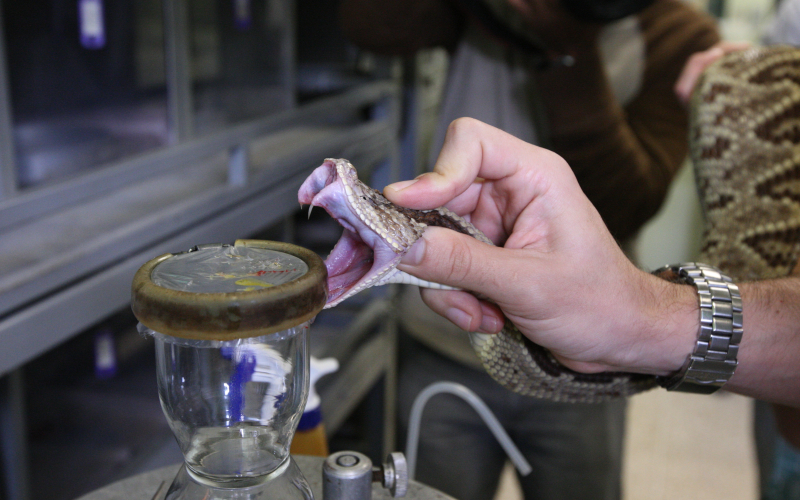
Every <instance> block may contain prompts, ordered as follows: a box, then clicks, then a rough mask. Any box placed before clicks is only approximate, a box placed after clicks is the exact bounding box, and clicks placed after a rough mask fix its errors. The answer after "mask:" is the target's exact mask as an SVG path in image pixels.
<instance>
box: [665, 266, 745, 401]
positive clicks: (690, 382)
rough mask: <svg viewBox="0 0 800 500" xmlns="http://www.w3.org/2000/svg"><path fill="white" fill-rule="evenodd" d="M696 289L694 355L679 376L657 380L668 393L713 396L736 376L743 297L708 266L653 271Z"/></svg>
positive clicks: (724, 277)
mask: <svg viewBox="0 0 800 500" xmlns="http://www.w3.org/2000/svg"><path fill="white" fill-rule="evenodd" d="M653 274H656V275H659V276H661V277H663V278H665V279H670V278H669V275H670V274H671V275H672V276H673V277H674V279H673V280H671V281H675V282H681V283H686V284H689V285H693V286H694V287H695V288H696V289H697V299H698V302H699V304H700V332H699V334H698V336H697V342H696V343H695V346H694V351H693V352H692V353H691V354H690V355H689V357H688V358H687V359H686V362H685V363H684V364H683V367H681V369H680V370H678V372H677V373H675V374H672V375H669V376H666V377H658V383H659V384H660V385H661V386H662V387H665V388H666V389H667V390H668V391H682V392H694V393H699V394H711V393H713V392H715V391H717V390H718V389H719V388H720V387H722V386H723V385H725V383H726V382H727V381H728V380H729V379H730V378H731V377H732V376H733V372H734V370H736V366H737V364H738V361H737V359H736V357H737V355H738V353H739V343H740V342H741V340H742V296H741V294H740V293H739V287H738V286H736V285H735V284H734V283H733V280H731V279H730V278H729V277H727V276H725V275H724V274H722V273H721V272H720V271H719V269H716V268H714V267H712V266H709V265H707V264H702V263H699V262H687V263H683V264H672V265H669V266H664V267H662V268H660V269H657V270H655V271H653Z"/></svg>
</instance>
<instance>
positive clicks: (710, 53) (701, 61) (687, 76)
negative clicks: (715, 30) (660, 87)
mask: <svg viewBox="0 0 800 500" xmlns="http://www.w3.org/2000/svg"><path fill="white" fill-rule="evenodd" d="M749 48H750V42H719V43H717V44H716V45H714V46H713V47H711V48H710V49H708V50H704V51H703V52H697V53H695V54H693V55H692V56H691V57H690V58H689V60H688V61H686V65H685V66H684V67H683V70H682V71H681V74H680V76H679V77H678V81H677V82H676V83H675V94H676V95H677V96H678V100H679V101H680V102H681V103H683V104H684V105H687V104H689V99H690V98H691V97H692V91H693V90H694V87H695V86H696V85H697V80H699V79H700V75H702V74H703V71H705V70H706V68H708V67H709V66H710V65H711V64H712V63H714V62H715V61H716V60H718V59H719V58H720V57H722V56H724V55H725V54H729V53H731V52H736V51H737V50H746V49H749Z"/></svg>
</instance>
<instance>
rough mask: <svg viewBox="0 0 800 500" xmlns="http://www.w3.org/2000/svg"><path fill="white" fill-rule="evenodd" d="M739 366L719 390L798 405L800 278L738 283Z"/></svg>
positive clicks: (799, 389)
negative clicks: (741, 322) (741, 317)
mask: <svg viewBox="0 0 800 500" xmlns="http://www.w3.org/2000/svg"><path fill="white" fill-rule="evenodd" d="M739 288H740V290H741V293H742V304H743V306H742V309H743V311H744V335H743V336H742V342H741V343H740V344H739V367H738V368H737V369H736V372H735V373H734V375H733V378H731V380H730V381H729V382H728V383H727V384H726V385H725V388H726V389H728V390H730V391H732V392H737V393H739V394H744V395H746V396H752V397H754V398H758V399H763V400H766V401H772V402H778V403H785V404H788V405H792V406H800V278H797V277H794V276H792V277H788V278H783V279H776V280H765V281H757V282H752V283H742V284H740V285H739Z"/></svg>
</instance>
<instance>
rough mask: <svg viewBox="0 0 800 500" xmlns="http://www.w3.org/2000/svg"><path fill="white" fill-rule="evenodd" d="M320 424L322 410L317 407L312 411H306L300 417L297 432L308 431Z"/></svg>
mask: <svg viewBox="0 0 800 500" xmlns="http://www.w3.org/2000/svg"><path fill="white" fill-rule="evenodd" d="M321 423H322V409H321V408H320V407H319V406H318V407H316V408H314V409H312V410H308V411H306V412H304V413H303V416H302V417H300V423H299V424H297V430H298V431H308V430H311V429H313V428H314V427H316V426H318V425H319V424H321Z"/></svg>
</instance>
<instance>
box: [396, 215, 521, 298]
mask: <svg viewBox="0 0 800 500" xmlns="http://www.w3.org/2000/svg"><path fill="white" fill-rule="evenodd" d="M517 253H518V251H515V250H509V249H505V248H502V247H496V246H492V245H489V244H486V243H483V242H481V241H478V240H476V239H475V238H473V237H471V236H467V235H465V234H461V233H458V232H455V231H451V230H449V229H444V228H440V227H428V228H427V229H426V230H425V232H424V233H423V235H422V238H420V239H419V240H417V241H416V242H415V243H414V245H413V246H412V247H411V249H409V251H408V252H407V253H406V254H405V255H404V256H403V259H402V260H401V261H400V265H398V266H397V267H398V269H400V270H401V271H405V272H407V273H409V274H411V275H413V276H416V277H418V278H420V279H424V280H427V281H432V282H435V283H440V284H442V285H448V286H453V287H458V288H463V289H465V290H471V291H474V292H479V293H481V294H483V295H486V296H487V297H489V298H494V299H495V300H496V299H498V298H499V295H500V294H501V293H502V291H503V290H509V289H513V285H514V281H516V276H515V275H517V274H518V272H519V270H520V266H519V265H517V264H516V263H515V262H514V261H515V260H517V258H518V255H517ZM520 264H521V263H520Z"/></svg>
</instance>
